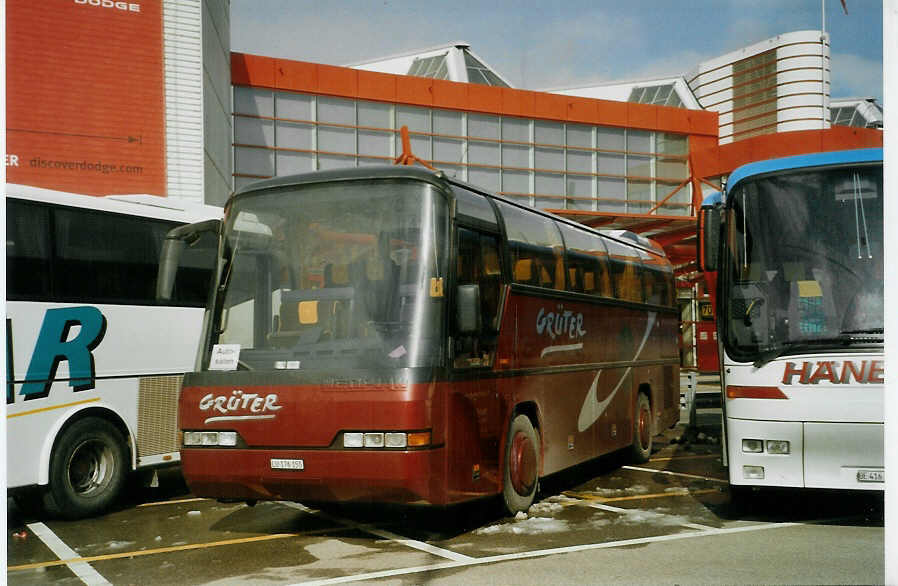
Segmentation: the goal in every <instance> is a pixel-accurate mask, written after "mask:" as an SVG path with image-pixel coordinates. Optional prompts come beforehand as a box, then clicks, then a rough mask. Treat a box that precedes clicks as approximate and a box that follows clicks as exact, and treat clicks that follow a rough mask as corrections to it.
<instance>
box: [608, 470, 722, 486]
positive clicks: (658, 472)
mask: <svg viewBox="0 0 898 586" xmlns="http://www.w3.org/2000/svg"><path fill="white" fill-rule="evenodd" d="M621 468H623V469H625V470H636V471H638V472H654V473H655V474H667V475H668V476H682V477H683V478H695V479H697V480H707V481H709V482H720V483H722V484H729V482H730V481H729V480H724V479H722V478H714V477H713V476H697V475H695V474H684V473H682V472H671V471H670V470H656V469H654V468H641V467H639V466H621Z"/></svg>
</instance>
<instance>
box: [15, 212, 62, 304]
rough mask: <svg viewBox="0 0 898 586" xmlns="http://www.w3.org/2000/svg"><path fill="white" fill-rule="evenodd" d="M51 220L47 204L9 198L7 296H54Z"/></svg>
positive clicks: (34, 297) (38, 297)
mask: <svg viewBox="0 0 898 586" xmlns="http://www.w3.org/2000/svg"><path fill="white" fill-rule="evenodd" d="M49 236H50V219H49V208H47V207H45V206H39V205H32V204H25V203H21V202H18V201H15V200H12V199H7V200H6V296H7V298H8V299H46V298H48V297H50V295H51V291H50V275H51V274H52V273H51V271H50V240H49Z"/></svg>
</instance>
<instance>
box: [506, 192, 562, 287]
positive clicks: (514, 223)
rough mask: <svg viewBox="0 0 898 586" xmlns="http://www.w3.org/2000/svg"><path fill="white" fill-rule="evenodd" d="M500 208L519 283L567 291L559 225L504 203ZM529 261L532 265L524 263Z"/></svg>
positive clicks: (514, 273)
mask: <svg viewBox="0 0 898 586" xmlns="http://www.w3.org/2000/svg"><path fill="white" fill-rule="evenodd" d="M496 204H497V205H498V207H499V212H500V213H501V215H502V219H503V220H504V221H505V233H506V235H507V237H508V249H509V252H510V256H511V266H512V269H513V270H512V278H513V279H514V280H515V282H517V283H521V284H524V285H534V286H537V287H543V288H545V289H558V290H564V289H565V287H566V284H565V280H566V279H565V272H564V245H563V243H562V240H561V234H560V233H559V232H558V227H557V226H556V225H555V222H553V221H552V220H550V219H549V218H545V217H542V216H540V215H538V214H532V213H527V212H525V211H524V210H521V209H519V208H517V207H515V206H512V205H509V204H507V203H505V202H502V201H497V202H496ZM528 260H529V261H531V262H530V263H527V262H521V261H528ZM528 264H529V266H530V270H527V269H526V267H527V265H528Z"/></svg>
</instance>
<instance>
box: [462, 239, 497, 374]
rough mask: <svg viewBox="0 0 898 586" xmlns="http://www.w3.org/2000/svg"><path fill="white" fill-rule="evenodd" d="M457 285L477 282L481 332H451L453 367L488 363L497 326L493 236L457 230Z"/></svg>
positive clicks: (494, 341)
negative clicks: (454, 344) (453, 345)
mask: <svg viewBox="0 0 898 586" xmlns="http://www.w3.org/2000/svg"><path fill="white" fill-rule="evenodd" d="M457 284H458V285H478V287H479V289H480V323H481V324H482V328H481V331H480V332H479V333H474V334H461V333H459V332H455V338H456V350H455V357H454V358H455V362H454V364H455V366H456V367H469V366H490V365H491V364H492V359H493V354H494V351H495V348H496V339H497V337H496V333H497V331H498V329H499V323H498V316H499V299H500V297H501V293H502V270H501V266H500V264H499V242H498V239H497V238H496V236H493V235H490V234H485V233H482V232H477V231H474V230H469V229H467V228H461V227H460V228H459V229H458V264H457Z"/></svg>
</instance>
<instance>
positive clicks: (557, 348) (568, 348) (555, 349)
mask: <svg viewBox="0 0 898 586" xmlns="http://www.w3.org/2000/svg"><path fill="white" fill-rule="evenodd" d="M582 349H583V342H580V343H579V344H565V345H564V346H546V347H545V348H543V351H542V352H540V353H539V357H540V358H545V357H546V355H547V354H552V353H553V352H570V351H572V350H582Z"/></svg>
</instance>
